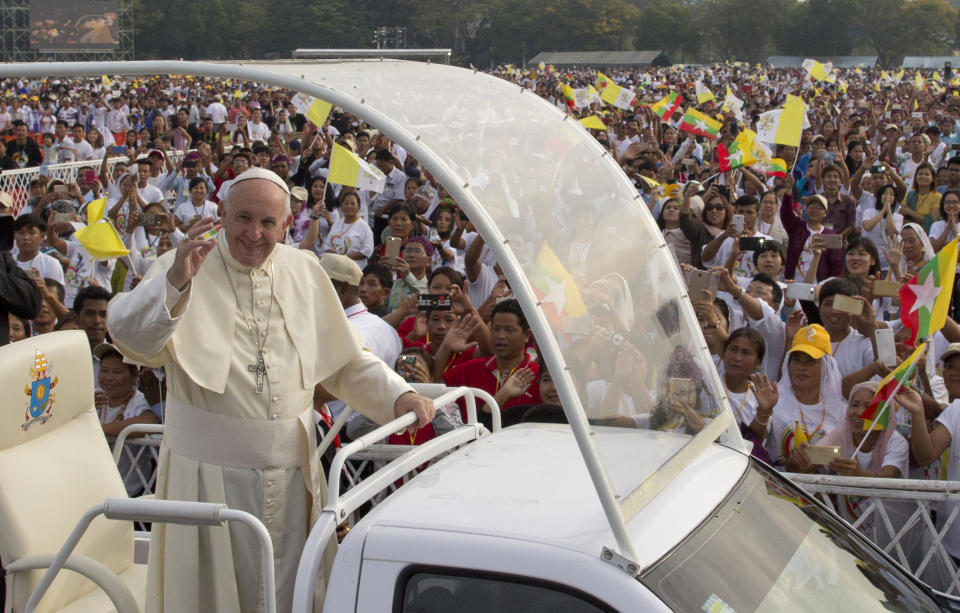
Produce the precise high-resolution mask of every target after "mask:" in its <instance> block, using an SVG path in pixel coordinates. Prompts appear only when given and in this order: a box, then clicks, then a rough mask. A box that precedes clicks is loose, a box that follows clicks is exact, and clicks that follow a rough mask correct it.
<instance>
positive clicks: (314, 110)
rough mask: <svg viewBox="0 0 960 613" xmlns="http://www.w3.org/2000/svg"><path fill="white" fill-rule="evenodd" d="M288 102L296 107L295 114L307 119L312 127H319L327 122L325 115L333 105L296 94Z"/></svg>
mask: <svg viewBox="0 0 960 613" xmlns="http://www.w3.org/2000/svg"><path fill="white" fill-rule="evenodd" d="M290 102H293V106H295V107H297V112H298V113H300V114H301V115H303V116H304V117H306V118H307V120H309V121H310V123H312V124H313V125H315V126H317V127H318V128H319V127H321V126H322V125H323V124H324V122H325V121H326V120H327V115H329V114H330V110H331V109H333V105H332V104H330V103H329V102H327V101H326V100H321V99H319V98H314V97H312V96H307V95H306V94H297V95H296V96H294V97H293V99H292V100H290Z"/></svg>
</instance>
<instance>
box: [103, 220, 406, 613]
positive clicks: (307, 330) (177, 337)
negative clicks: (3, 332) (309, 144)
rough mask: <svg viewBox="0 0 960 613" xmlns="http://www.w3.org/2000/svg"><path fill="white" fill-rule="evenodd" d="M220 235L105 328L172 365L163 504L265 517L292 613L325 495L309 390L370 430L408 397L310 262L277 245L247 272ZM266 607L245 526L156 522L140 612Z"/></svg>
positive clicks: (283, 603)
mask: <svg viewBox="0 0 960 613" xmlns="http://www.w3.org/2000/svg"><path fill="white" fill-rule="evenodd" d="M219 239H220V240H219V242H218V245H217V247H216V248H215V249H213V250H212V251H211V252H210V254H209V255H208V256H207V258H206V260H205V261H204V263H203V266H202V267H201V268H200V271H199V272H198V274H197V275H196V276H195V277H194V279H193V281H192V282H191V284H190V287H189V288H188V289H187V290H186V291H185V292H184V293H183V294H182V295H181V294H179V292H178V291H177V290H176V288H174V287H173V286H171V285H170V284H169V283H168V282H167V280H166V272H167V271H168V270H169V268H170V266H171V265H172V263H173V258H174V256H175V252H173V251H171V252H169V253H167V254H164V256H162V257H160V258H158V259H157V261H156V262H155V263H154V264H153V265H152V266H151V268H150V270H149V271H148V273H147V275H146V276H145V278H144V280H143V281H142V282H141V283H140V285H138V286H137V287H136V288H135V289H134V290H133V291H131V292H128V293H123V294H120V295H118V296H116V297H115V298H114V299H113V300H112V301H111V302H110V306H109V309H108V312H107V328H108V330H109V332H110V335H111V337H112V339H113V342H114V343H115V344H116V345H117V346H118V347H119V348H120V349H121V351H122V352H123V353H124V355H126V356H128V357H130V358H132V359H134V360H136V361H138V362H141V363H143V364H147V365H150V366H154V367H156V366H163V367H164V368H165V369H166V374H167V405H166V406H167V409H166V424H165V428H164V430H165V432H164V442H163V445H162V446H161V447H160V467H159V471H158V475H157V485H156V494H157V498H165V499H170V500H191V501H202V502H218V503H224V504H226V505H228V506H229V507H230V508H233V509H240V510H244V511H247V512H249V513H252V514H253V515H255V516H257V517H259V518H260V519H261V520H262V521H263V522H264V524H265V525H266V527H267V530H268V531H269V533H270V536H271V537H272V539H273V547H274V561H275V565H276V573H277V610H279V611H289V610H290V607H291V601H292V596H293V585H294V581H295V578H296V568H297V564H298V562H299V556H300V553H301V550H302V548H303V544H304V542H305V540H306V536H307V534H308V532H309V529H310V526H311V525H312V523H313V521H314V520H315V519H316V517H317V514H318V513H319V510H320V509H321V508H322V504H323V502H325V500H324V499H325V496H326V482H325V480H324V478H323V475H322V474H321V471H320V470H319V468H320V462H319V457H318V456H317V454H316V435H315V429H314V419H313V415H312V413H313V390H314V387H315V385H316V384H318V383H320V384H322V385H323V386H324V388H325V389H327V390H328V391H329V392H330V393H332V394H334V395H336V396H337V397H338V398H342V399H343V400H344V401H346V402H347V403H349V404H350V406H353V407H356V408H358V409H359V410H361V412H363V413H364V414H366V415H367V416H368V417H369V418H371V419H373V420H374V421H376V422H378V423H386V422H387V421H389V420H390V419H392V418H393V406H394V403H395V401H396V399H397V398H398V397H399V396H400V395H401V394H403V393H406V392H409V391H412V390H411V388H410V387H409V386H408V385H407V384H406V382H404V381H403V379H401V378H400V376H399V375H397V374H396V373H394V372H393V371H392V370H391V369H390V368H389V366H387V365H386V364H384V363H383V362H382V361H381V360H379V359H378V358H377V357H375V356H374V355H372V354H371V353H370V352H368V351H365V350H363V341H362V339H361V338H360V337H359V336H358V334H357V333H356V331H355V330H354V329H353V327H352V326H350V325H349V324H348V323H347V318H346V316H345V315H344V313H343V309H342V307H341V306H340V302H339V300H338V299H337V295H336V293H335V292H334V290H333V287H332V285H331V284H330V281H329V279H328V277H327V274H326V272H325V271H324V270H323V268H322V267H321V266H320V264H319V260H317V258H316V256H315V255H313V254H312V253H309V252H306V251H301V250H297V249H293V248H290V247H286V246H283V245H277V246H276V247H275V248H274V250H273V253H271V254H270V256H269V258H268V259H267V260H266V261H265V262H264V263H263V265H261V266H260V267H258V268H253V269H251V268H249V267H244V266H241V265H240V264H239V263H238V262H237V261H236V260H234V259H233V258H232V257H231V256H230V254H229V250H228V248H227V245H226V239H225V237H224V235H223V233H222V232H221V234H220V237H219ZM231 284H232V285H233V287H234V289H236V296H237V297H236V298H235V294H234V291H233V290H231V288H230V285H231ZM238 299H239V304H238ZM256 326H259V328H256ZM257 335H260V338H261V340H263V355H264V362H265V364H266V376H265V377H264V380H263V391H262V393H259V394H258V393H257V391H256V375H255V373H254V372H251V370H250V367H251V365H255V364H256V363H257V359H256V357H257V345H256V343H255V337H256V336H257ZM264 339H265V340H264ZM334 545H335V544H334ZM332 551H334V549H333V547H331V548H329V550H328V554H330V553H331V552H332ZM330 560H331V558H330V556H329V555H328V557H327V562H329V561H330ZM324 574H326V573H324ZM324 580H325V577H324ZM324 580H321V581H318V584H323V583H324V582H325V581H324ZM318 598H322V594H320V595H319V596H318ZM262 607H263V594H262V588H261V578H260V565H259V555H258V545H257V541H256V539H255V537H254V535H253V534H252V533H250V531H249V529H248V528H246V527H245V526H242V525H231V526H229V528H223V527H214V528H209V527H195V526H176V525H173V524H170V525H164V524H154V526H153V535H152V539H151V544H150V560H149V572H148V584H147V611H177V612H178V613H190V612H197V613H201V612H202V613H206V612H208V611H217V612H224V611H227V612H231V611H244V612H245V611H257V610H260V609H262Z"/></svg>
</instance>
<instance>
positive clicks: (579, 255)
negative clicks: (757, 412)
mask: <svg viewBox="0 0 960 613" xmlns="http://www.w3.org/2000/svg"><path fill="white" fill-rule="evenodd" d="M100 74H108V75H153V74H179V75H197V76H212V77H221V78H233V79H241V80H247V81H254V82H258V83H261V84H265V85H276V86H280V87H284V88H289V89H295V90H299V91H301V92H304V93H306V94H308V95H311V96H316V97H320V98H323V99H325V100H327V101H329V102H332V103H333V104H334V105H335V106H339V107H341V108H343V109H344V110H346V111H348V112H351V113H353V114H355V115H358V116H360V117H362V118H363V119H364V120H365V121H367V122H369V123H370V124H372V125H373V126H374V127H376V128H377V129H379V130H380V131H382V132H384V133H385V134H386V135H387V136H388V137H389V138H390V139H392V140H394V141H395V142H397V143H399V144H400V145H401V146H403V147H404V148H405V149H406V150H407V151H408V152H409V153H410V154H412V155H413V156H415V157H416V158H417V159H418V160H420V161H421V162H422V163H423V165H424V166H425V167H426V168H427V169H429V170H430V171H431V172H432V173H433V174H434V176H436V177H437V179H438V180H439V181H440V182H441V184H443V185H444V186H445V187H447V188H448V190H449V192H450V193H451V195H452V196H453V197H454V198H455V199H456V200H457V202H458V203H459V204H460V205H461V206H462V207H463V209H464V210H465V212H466V213H467V215H468V216H469V218H470V220H471V221H472V222H473V223H474V224H475V225H476V227H477V229H478V230H479V232H480V233H481V235H482V236H483V237H484V239H485V240H486V243H487V245H488V246H489V247H490V249H491V250H492V252H493V254H494V255H495V256H496V258H497V260H498V261H499V262H500V264H501V266H502V268H503V270H504V272H505V274H506V276H507V279H508V281H509V282H510V285H511V287H512V288H513V291H514V293H515V295H516V296H517V298H518V299H519V301H520V304H521V305H522V307H523V309H524V312H525V313H526V316H527V319H528V320H529V322H530V325H531V327H532V329H533V332H534V335H535V337H536V339H537V342H538V348H539V351H540V354H541V355H542V357H543V359H544V361H545V363H546V366H547V367H548V369H549V370H550V372H551V374H552V375H553V378H554V380H555V381H556V384H557V388H558V391H559V393H560V397H561V399H562V402H563V408H564V411H565V412H566V415H567V417H568V420H569V421H570V424H571V427H572V429H573V432H574V434H575V435H576V437H577V441H578V444H579V446H580V449H581V452H582V454H583V456H584V460H585V464H586V466H587V469H588V470H589V471H590V474H591V477H592V478H593V481H594V484H595V486H596V489H597V493H598V496H599V498H600V501H601V503H602V504H603V506H604V509H605V511H606V514H607V517H608V519H609V520H610V523H611V528H612V530H613V533H614V535H615V536H616V537H617V541H618V543H617V545H618V547H619V549H620V551H621V553H623V555H625V556H627V557H628V558H631V559H633V560H636V561H637V562H640V563H641V564H643V563H644V562H647V561H644V560H638V559H637V557H636V554H635V548H634V547H633V544H632V543H630V540H629V538H628V536H627V532H626V530H625V529H624V522H625V521H626V520H629V518H630V517H632V516H634V515H635V514H636V513H637V511H639V509H640V508H642V506H643V505H645V504H646V503H647V502H648V501H649V500H650V499H652V497H653V496H654V495H655V494H656V493H657V492H658V491H659V490H660V489H662V488H663V486H664V485H666V484H667V483H668V482H669V481H670V480H671V479H672V477H673V476H674V475H675V474H676V473H678V472H679V471H680V470H681V469H682V468H683V467H684V466H686V465H688V464H689V463H690V462H691V461H692V460H693V459H694V458H695V457H696V456H697V455H699V453H700V452H701V451H702V450H703V449H704V448H705V447H707V446H708V445H710V444H711V443H712V442H713V441H715V440H717V439H718V438H720V439H721V440H722V441H724V442H726V443H728V444H730V445H731V446H735V447H737V448H741V447H742V440H741V439H740V434H739V430H738V428H737V426H736V420H735V419H734V417H733V414H732V411H731V410H730V407H729V405H728V403H727V402H726V398H725V395H724V389H723V386H722V384H721V382H720V379H719V377H718V376H717V373H716V369H715V368H714V365H713V362H712V360H711V357H710V353H709V350H708V349H707V347H706V345H705V344H704V340H703V336H702V334H701V333H700V329H699V326H698V324H697V320H696V317H695V315H694V312H693V309H692V307H691V305H690V303H689V301H688V299H687V298H686V288H685V285H684V283H683V280H682V278H681V276H680V272H679V269H678V268H677V266H676V264H675V262H674V259H673V256H672V255H671V254H670V252H669V250H668V249H667V246H666V244H665V243H664V240H663V237H662V235H661V233H660V230H659V228H658V227H657V225H656V223H655V222H654V220H653V218H652V217H651V215H650V213H649V212H648V210H647V208H646V206H644V204H643V202H642V200H641V199H640V196H639V195H638V193H637V190H636V188H634V186H633V185H632V184H631V183H630V182H629V180H628V179H627V177H626V176H625V175H624V173H623V172H622V171H621V169H620V167H619V165H618V164H617V162H616V161H615V160H613V159H612V158H611V157H610V156H609V155H608V154H607V152H606V151H604V149H603V148H602V147H601V146H600V145H599V144H598V143H597V142H596V141H595V139H594V138H593V137H592V136H590V135H589V134H588V133H587V131H586V130H584V129H583V128H582V127H581V126H580V124H579V122H577V121H576V120H573V119H571V118H570V117H568V116H567V115H565V114H564V113H563V112H562V111H561V110H560V109H558V108H557V107H555V106H553V105H551V104H550V103H549V102H547V101H546V100H544V99H543V98H541V97H539V96H537V95H535V94H533V93H532V92H530V91H528V90H525V89H523V88H521V87H520V86H518V85H516V84H513V83H509V82H507V81H505V80H502V79H499V78H497V77H494V76H491V75H488V74H484V73H481V72H476V71H472V70H466V69H462V68H456V67H452V66H447V65H441V64H426V63H415V62H403V61H393V60H380V61H359V60H358V61H342V62H297V61H287V62H272V63H243V64H239V63H238V64H210V63H196V62H168V61H162V62H98V63H64V64H6V65H0V76H3V77H14V76H39V75H43V76H80V75H100ZM591 226H592V227H593V228H594V230H593V232H592V233H589V232H588V233H581V230H583V229H587V230H589V229H590V227H591ZM584 236H587V237H588V238H589V239H590V240H592V242H591V243H590V244H589V247H588V248H587V249H585V250H584V249H582V243H578V247H577V248H576V249H574V248H573V246H572V244H573V243H574V239H577V240H579V239H580V238H582V237H584ZM677 379H684V380H687V381H692V382H693V384H694V385H695V386H696V392H695V395H691V399H695V402H696V405H697V410H698V413H699V414H700V415H702V416H706V417H708V418H710V419H708V421H709V423H708V424H707V425H706V427H704V428H703V429H702V430H701V431H700V432H699V433H698V434H696V435H695V436H693V437H684V436H679V435H673V434H668V433H666V432H665V433H664V436H667V437H675V439H676V444H675V445H665V446H664V447H663V448H669V449H673V452H671V453H672V455H671V454H670V453H668V454H667V455H663V456H658V457H654V458H651V457H650V453H649V450H648V451H647V453H643V452H642V451H641V450H638V452H637V462H636V465H635V466H634V470H632V471H623V470H620V471H612V470H608V469H607V467H606V466H605V465H604V450H603V449H602V448H601V449H598V448H597V446H596V445H595V443H594V442H593V440H592V438H591V437H590V435H589V431H590V428H591V425H590V424H589V423H588V419H589V420H590V422H592V423H593V424H602V425H629V426H632V427H649V428H655V429H658V430H662V431H671V430H673V431H677V430H680V431H682V430H683V426H682V421H678V419H677V415H676V414H675V413H674V411H672V410H670V409H669V407H668V406H667V404H668V403H666V402H664V397H665V396H666V394H667V391H668V389H669V388H670V387H671V385H670V382H671V381H672V380H673V381H676V380H677ZM611 397H612V400H613V401H612V402H611Z"/></svg>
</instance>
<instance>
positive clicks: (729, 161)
mask: <svg viewBox="0 0 960 613" xmlns="http://www.w3.org/2000/svg"><path fill="white" fill-rule="evenodd" d="M752 145H753V138H752V137H751V133H749V132H746V131H744V132H741V133H740V134H737V138H736V139H734V141H733V142H732V143H730V148H729V149H727V148H726V147H724V146H723V145H717V157H718V159H719V162H720V171H721V172H726V171H728V170H730V169H731V168H741V167H743V166H749V165H750V164H754V163H756V161H757V160H756V158H754V157H753V154H752V153H751V148H752Z"/></svg>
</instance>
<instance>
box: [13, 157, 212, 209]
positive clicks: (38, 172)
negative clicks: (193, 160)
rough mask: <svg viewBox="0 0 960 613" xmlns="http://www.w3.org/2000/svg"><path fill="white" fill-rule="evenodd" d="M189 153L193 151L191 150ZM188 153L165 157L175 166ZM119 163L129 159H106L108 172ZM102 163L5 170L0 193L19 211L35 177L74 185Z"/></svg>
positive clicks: (25, 200) (70, 163) (100, 159)
mask: <svg viewBox="0 0 960 613" xmlns="http://www.w3.org/2000/svg"><path fill="white" fill-rule="evenodd" d="M190 151H193V150H192V149H191V150H190ZM190 151H169V152H167V157H168V158H170V161H171V162H173V163H174V164H177V163H178V162H180V160H182V159H183V156H185V155H186V154H187V153H190ZM121 161H122V162H124V163H127V164H129V163H130V159H129V158H127V157H124V156H117V157H110V158H107V169H108V171H110V172H113V167H114V165H115V164H117V163H118V162H121ZM102 162H103V159H102V158H98V159H96V160H86V161H82V162H66V163H63V164H49V165H43V166H35V167H31V168H18V169H16V170H7V171H4V172H3V173H0V191H4V192H7V193H8V194H10V195H11V196H12V197H13V210H14V211H19V210H20V209H22V208H23V205H24V204H26V202H27V199H28V198H29V197H30V182H31V181H33V180H34V179H36V178H37V177H40V176H42V175H46V176H48V177H50V178H51V179H59V180H61V181H63V182H65V183H74V182H76V180H77V175H78V174H79V172H80V170H81V169H85V168H91V169H93V170H94V171H96V172H98V173H99V172H100V164H101V163H102Z"/></svg>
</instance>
